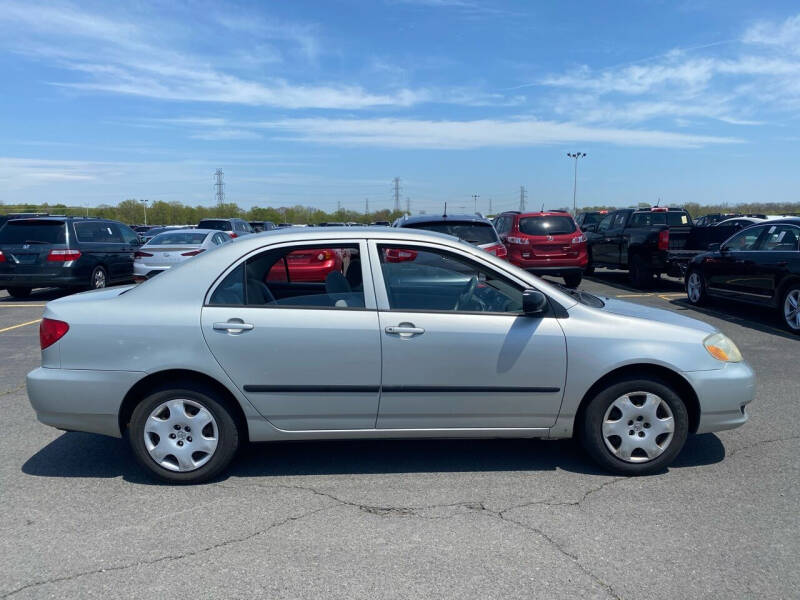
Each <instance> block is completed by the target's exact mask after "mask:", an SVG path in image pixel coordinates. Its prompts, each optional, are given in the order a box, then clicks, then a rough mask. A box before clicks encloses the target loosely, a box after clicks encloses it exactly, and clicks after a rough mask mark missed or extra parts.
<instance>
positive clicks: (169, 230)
mask: <svg viewBox="0 0 800 600" xmlns="http://www.w3.org/2000/svg"><path fill="white" fill-rule="evenodd" d="M158 229H162V228H161V227H159V228H158ZM163 229H165V230H166V231H162V232H160V233H159V234H158V235H161V234H162V233H205V234H206V235H208V234H209V233H222V234H223V235H224V234H225V232H224V231H220V230H219V229H198V228H194V229H192V228H190V227H183V228H180V229H170V228H169V227H164V228H163ZM154 237H155V236H154Z"/></svg>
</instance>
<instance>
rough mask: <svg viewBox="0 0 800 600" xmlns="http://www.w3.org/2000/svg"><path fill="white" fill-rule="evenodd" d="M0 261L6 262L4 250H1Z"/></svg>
mask: <svg viewBox="0 0 800 600" xmlns="http://www.w3.org/2000/svg"><path fill="white" fill-rule="evenodd" d="M0 262H6V255H5V254H3V251H2V250H0Z"/></svg>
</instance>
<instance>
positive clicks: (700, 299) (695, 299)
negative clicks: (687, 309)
mask: <svg viewBox="0 0 800 600" xmlns="http://www.w3.org/2000/svg"><path fill="white" fill-rule="evenodd" d="M686 297H687V298H688V299H689V302H691V303H692V304H694V305H696V306H700V305H702V304H705V303H706V302H707V301H708V294H707V293H706V282H705V279H704V278H703V275H702V274H701V273H700V271H690V272H689V275H688V277H686Z"/></svg>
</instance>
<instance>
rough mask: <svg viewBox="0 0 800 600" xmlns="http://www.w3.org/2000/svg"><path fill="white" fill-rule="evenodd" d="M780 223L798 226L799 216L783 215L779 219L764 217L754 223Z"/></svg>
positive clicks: (799, 223)
mask: <svg viewBox="0 0 800 600" xmlns="http://www.w3.org/2000/svg"><path fill="white" fill-rule="evenodd" d="M781 224H787V225H797V226H798V227H800V217H783V218H781V219H764V220H762V221H759V222H757V223H754V225H781Z"/></svg>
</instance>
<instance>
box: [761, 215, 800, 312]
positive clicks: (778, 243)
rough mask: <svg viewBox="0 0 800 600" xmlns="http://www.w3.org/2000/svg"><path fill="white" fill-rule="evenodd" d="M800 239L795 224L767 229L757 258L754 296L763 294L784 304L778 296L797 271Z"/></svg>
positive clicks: (799, 256) (771, 226) (773, 226)
mask: <svg viewBox="0 0 800 600" xmlns="http://www.w3.org/2000/svg"><path fill="white" fill-rule="evenodd" d="M798 240H800V228H798V227H796V226H795V225H790V224H786V223H784V224H781V225H770V226H769V227H767V231H766V233H765V234H764V235H763V236H762V237H761V239H760V240H759V242H758V247H757V252H756V253H754V255H753V263H754V265H753V270H754V272H755V273H756V274H757V277H755V278H754V279H753V284H754V287H755V289H754V290H753V293H757V294H763V295H764V296H765V297H769V298H770V299H771V300H772V301H773V302H774V303H777V302H780V301H781V298H779V297H778V296H777V295H778V292H779V291H780V286H781V283H783V281H785V279H786V277H787V276H789V275H790V274H791V273H792V272H794V271H793V268H796V265H797V261H798V259H799V258H800V253H799V252H798Z"/></svg>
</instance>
